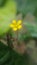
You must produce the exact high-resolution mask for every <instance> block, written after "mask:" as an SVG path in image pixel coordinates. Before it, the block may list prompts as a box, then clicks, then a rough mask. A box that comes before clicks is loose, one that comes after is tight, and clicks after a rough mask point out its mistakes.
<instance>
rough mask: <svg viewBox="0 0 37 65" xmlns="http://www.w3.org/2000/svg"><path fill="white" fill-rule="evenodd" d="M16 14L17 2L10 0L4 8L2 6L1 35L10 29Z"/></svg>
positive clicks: (0, 16) (0, 12)
mask: <svg viewBox="0 0 37 65" xmlns="http://www.w3.org/2000/svg"><path fill="white" fill-rule="evenodd" d="M15 16H16V2H15V1H13V0H8V1H7V3H6V4H5V6H4V7H3V8H0V35H2V34H3V33H6V32H7V31H8V30H9V28H10V27H9V25H10V23H11V22H12V20H13V19H14V18H15Z"/></svg>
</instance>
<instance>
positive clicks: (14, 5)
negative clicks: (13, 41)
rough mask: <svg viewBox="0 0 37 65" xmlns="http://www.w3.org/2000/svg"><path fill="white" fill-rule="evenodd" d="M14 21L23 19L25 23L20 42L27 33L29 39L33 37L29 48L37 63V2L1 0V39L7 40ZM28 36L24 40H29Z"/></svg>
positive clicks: (36, 0)
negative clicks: (7, 34) (6, 36)
mask: <svg viewBox="0 0 37 65" xmlns="http://www.w3.org/2000/svg"><path fill="white" fill-rule="evenodd" d="M13 19H16V20H19V19H21V20H22V22H23V28H22V29H21V30H20V31H19V32H18V38H19V40H20V37H21V36H22V34H23V33H27V34H26V36H27V37H28V38H29V37H30V36H31V39H30V40H29V42H28V44H27V48H28V50H29V53H30V55H31V57H32V59H34V60H35V62H36V63H37V46H36V43H37V0H0V38H1V37H2V38H3V36H4V38H5V34H6V32H8V30H9V29H10V27H9V24H10V23H11V22H12V21H13ZM22 31H23V32H22ZM14 34H15V32H14V33H12V35H13V36H14V37H16V34H15V35H14ZM26 36H25V34H24V37H22V38H25V39H28V38H27V37H26ZM4 38H3V39H4Z"/></svg>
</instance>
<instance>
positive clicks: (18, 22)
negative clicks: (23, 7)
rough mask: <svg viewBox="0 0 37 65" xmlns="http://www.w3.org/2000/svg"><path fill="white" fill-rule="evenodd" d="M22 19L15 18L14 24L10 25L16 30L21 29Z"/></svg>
mask: <svg viewBox="0 0 37 65" xmlns="http://www.w3.org/2000/svg"><path fill="white" fill-rule="evenodd" d="M21 24H22V21H21V20H18V21H17V22H16V20H13V22H12V24H10V27H11V28H12V29H13V30H14V31H17V30H19V29H21V28H22V25H21Z"/></svg>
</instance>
